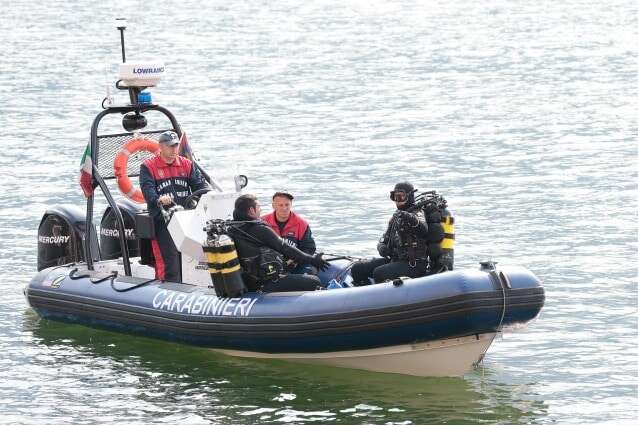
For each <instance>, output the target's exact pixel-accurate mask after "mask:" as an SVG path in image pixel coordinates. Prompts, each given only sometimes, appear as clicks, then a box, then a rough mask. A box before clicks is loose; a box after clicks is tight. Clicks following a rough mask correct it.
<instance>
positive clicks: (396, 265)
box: [351, 258, 428, 286]
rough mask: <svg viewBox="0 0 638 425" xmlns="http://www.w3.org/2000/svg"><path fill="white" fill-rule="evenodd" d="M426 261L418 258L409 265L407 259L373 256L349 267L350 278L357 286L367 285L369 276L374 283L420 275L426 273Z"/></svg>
mask: <svg viewBox="0 0 638 425" xmlns="http://www.w3.org/2000/svg"><path fill="white" fill-rule="evenodd" d="M427 265H428V263H427V261H426V260H418V261H416V264H415V265H414V267H413V266H411V265H410V264H409V263H408V262H407V261H403V260H392V261H391V260H389V259H387V258H373V259H371V260H363V261H359V262H358V263H356V264H354V265H353V266H352V269H351V273H352V279H353V281H354V284H355V285H357V286H361V285H369V284H370V280H369V278H373V279H374V281H375V283H381V282H385V281H386V280H392V279H396V278H397V277H421V276H425V274H426V273H427Z"/></svg>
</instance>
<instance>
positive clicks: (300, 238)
mask: <svg viewBox="0 0 638 425" xmlns="http://www.w3.org/2000/svg"><path fill="white" fill-rule="evenodd" d="M293 199H295V198H294V197H293V196H292V195H291V194H290V193H288V192H286V191H279V192H275V194H274V195H273V196H272V209H273V212H271V213H270V214H266V215H265V216H263V217H262V218H261V219H262V220H263V221H264V222H265V223H266V224H267V225H268V226H270V228H271V229H272V230H273V231H274V232H275V233H276V234H277V236H279V237H280V238H282V239H283V240H284V241H285V242H286V243H287V244H288V245H290V246H292V247H295V248H297V249H299V250H300V251H302V252H305V253H306V254H309V255H313V254H314V253H315V251H316V250H317V246H316V245H315V240H314V239H313V237H312V231H311V230H310V225H308V222H307V221H306V220H304V219H303V218H302V217H301V216H299V215H297V214H295V213H294V212H293V211H292V200H293ZM286 268H287V270H289V271H291V272H292V273H303V272H304V271H305V270H304V268H303V267H299V266H298V265H297V263H296V262H295V260H293V259H290V258H286Z"/></svg>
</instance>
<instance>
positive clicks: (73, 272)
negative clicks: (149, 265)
mask: <svg viewBox="0 0 638 425" xmlns="http://www.w3.org/2000/svg"><path fill="white" fill-rule="evenodd" d="M78 271H79V269H78V268H77V267H76V268H74V269H73V270H71V271H70V272H69V279H71V280H79V279H84V278H88V279H89V282H91V283H92V284H94V285H97V284H99V283H102V282H105V281H107V280H110V281H111V288H112V289H113V290H114V291H115V292H128V291H132V290H133V289H137V288H141V287H142V286H144V285H148V284H149V283H151V282H155V281H156V279H149V280H145V281H143V282H140V283H138V284H136V285H133V286H129V287H128V288H124V289H119V288H116V287H115V279H116V278H117V275H118V273H117V271H114V272H112V273H111V274H109V275H107V276H104V277H102V278H99V279H91V275H89V274H81V275H76V273H77V272H78Z"/></svg>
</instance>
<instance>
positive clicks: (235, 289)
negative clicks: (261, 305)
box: [203, 226, 247, 297]
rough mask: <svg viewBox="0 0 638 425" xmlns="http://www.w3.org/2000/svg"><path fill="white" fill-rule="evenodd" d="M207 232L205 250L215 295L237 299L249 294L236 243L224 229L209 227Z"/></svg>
mask: <svg viewBox="0 0 638 425" xmlns="http://www.w3.org/2000/svg"><path fill="white" fill-rule="evenodd" d="M211 227H214V229H212V228H211ZM206 230H207V233H208V238H207V241H206V246H204V247H203V248H204V253H205V254H206V262H207V263H208V271H209V273H210V278H211V280H212V282H213V287H214V288H215V293H216V294H217V296H218V297H236V296H239V295H241V294H243V293H244V292H247V289H246V285H245V284H244V280H243V279H242V277H241V266H240V264H239V257H238V256H237V250H236V249H235V242H234V241H233V239H232V238H231V237H230V236H229V235H228V234H227V233H226V231H225V228H224V227H221V226H208V227H207V229H206Z"/></svg>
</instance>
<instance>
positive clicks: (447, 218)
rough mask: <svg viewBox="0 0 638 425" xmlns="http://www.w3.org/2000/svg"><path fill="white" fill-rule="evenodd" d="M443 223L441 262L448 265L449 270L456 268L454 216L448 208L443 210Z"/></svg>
mask: <svg viewBox="0 0 638 425" xmlns="http://www.w3.org/2000/svg"><path fill="white" fill-rule="evenodd" d="M441 224H442V225H443V232H444V236H443V240H442V241H441V257H439V263H441V265H442V266H445V267H447V269H448V270H453V269H454V217H452V214H450V211H448V209H447V208H443V209H442V210H441Z"/></svg>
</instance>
